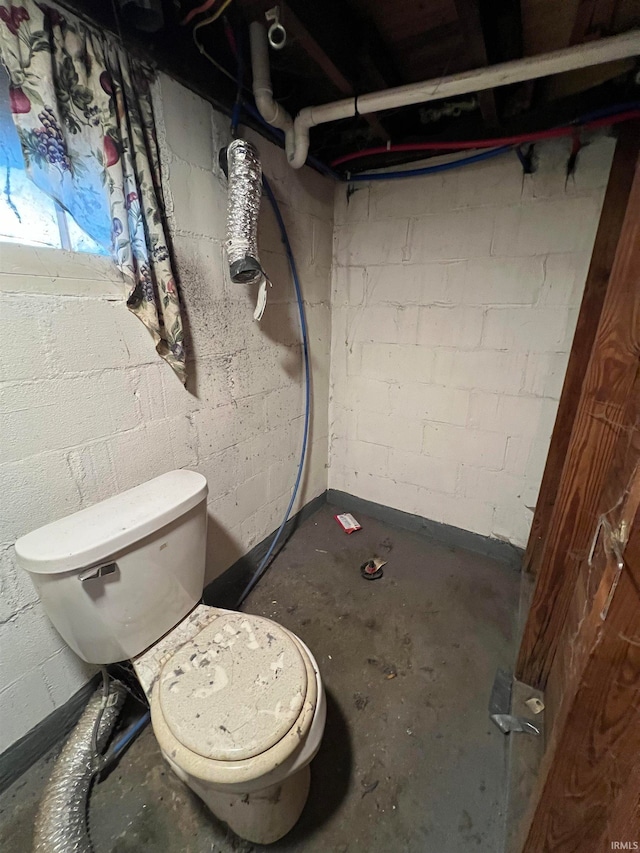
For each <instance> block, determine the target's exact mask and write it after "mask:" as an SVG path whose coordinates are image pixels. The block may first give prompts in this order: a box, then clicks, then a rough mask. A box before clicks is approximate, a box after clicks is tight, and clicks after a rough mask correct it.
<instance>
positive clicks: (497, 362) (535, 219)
mask: <svg viewBox="0 0 640 853" xmlns="http://www.w3.org/2000/svg"><path fill="white" fill-rule="evenodd" d="M569 146H570V143H569V142H568V141H558V142H554V143H545V144H543V145H538V146H536V149H537V159H538V162H537V170H536V172H535V174H533V175H529V176H523V173H522V168H521V167H520V165H519V162H518V160H517V159H516V156H515V154H510V155H507V156H504V157H501V158H499V159H495V160H492V161H487V162H485V163H482V164H477V165H474V166H469V167H466V168H464V169H460V170H456V171H451V172H445V173H441V174H437V175H430V176H425V177H422V178H419V179H410V180H401V181H395V182H380V183H376V182H372V183H371V184H364V185H363V184H355V185H354V188H355V192H353V194H351V195H349V194H348V192H347V190H346V187H345V186H344V185H341V186H338V187H337V188H336V208H335V237H334V269H333V287H332V355H331V403H330V472H329V486H330V487H331V488H334V489H340V490H344V491H346V492H350V493H352V494H355V495H358V496H360V497H363V498H368V499H369V500H372V501H376V502H379V503H382V504H385V505H388V506H392V507H395V508H397V509H401V510H404V511H406V512H410V513H416V514H418V515H421V516H425V517H427V518H430V519H433V520H436V521H441V522H445V523H447V524H451V525H454V526H456V527H461V528H464V529H466V530H471V531H474V532H476V533H480V534H483V535H487V536H494V537H498V538H501V539H507V540H509V541H510V542H513V543H514V544H516V545H521V546H522V545H525V543H526V540H527V535H528V532H529V528H530V525H531V518H532V511H533V507H534V506H535V502H536V498H537V494H538V489H539V486H540V480H541V477H542V471H543V467H544V461H545V458H546V453H547V450H548V443H549V438H550V434H551V430H552V427H553V421H554V418H555V413H556V410H557V401H558V398H559V395H560V391H561V388H562V381H563V378H564V372H565V369H566V363H567V358H568V353H569V350H570V347H571V341H572V337H573V332H574V328H575V323H576V318H577V312H578V307H579V304H580V299H581V296H582V291H583V289H584V282H585V278H586V273H587V270H588V266H589V260H590V255H591V250H592V248H593V241H594V237H595V231H596V227H597V222H598V218H599V215H600V209H601V206H602V199H603V195H604V189H605V186H606V182H607V178H608V173H609V168H610V164H611V157H612V154H613V149H614V147H615V143H614V140H613V139H611V138H605V137H601V138H598V139H593V140H592V142H591V144H590V145H588V146H587V147H585V148H584V149H583V150H582V151H581V152H580V156H579V160H578V165H577V170H576V173H575V176H574V177H570V178H569V179H567V178H566V174H565V167H566V162H567V158H568V155H569ZM431 162H433V161H431Z"/></svg>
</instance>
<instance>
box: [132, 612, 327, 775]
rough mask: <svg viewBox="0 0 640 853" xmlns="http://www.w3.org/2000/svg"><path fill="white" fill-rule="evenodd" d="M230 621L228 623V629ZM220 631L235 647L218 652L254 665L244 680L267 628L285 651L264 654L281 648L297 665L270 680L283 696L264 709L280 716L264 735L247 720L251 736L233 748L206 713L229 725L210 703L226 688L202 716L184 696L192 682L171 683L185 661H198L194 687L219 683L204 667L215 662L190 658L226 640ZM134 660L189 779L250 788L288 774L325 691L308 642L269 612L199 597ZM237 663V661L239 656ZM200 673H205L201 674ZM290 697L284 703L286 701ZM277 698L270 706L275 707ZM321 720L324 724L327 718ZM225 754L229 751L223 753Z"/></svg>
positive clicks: (156, 726) (162, 732)
mask: <svg viewBox="0 0 640 853" xmlns="http://www.w3.org/2000/svg"><path fill="white" fill-rule="evenodd" d="M242 623H248V626H245V627H243V626H242ZM225 626H228V627H227V628H226V630H225ZM247 627H248V628H249V629H250V631H251V632H252V633H253V637H254V640H253V641H252V640H251V639H250V638H249V631H248V630H247ZM219 629H222V630H219ZM232 632H233V633H232ZM220 633H222V636H223V639H224V635H225V634H226V635H227V636H228V637H230V638H234V640H235V642H234V644H233V646H232V647H231V648H230V649H227V650H225V651H223V652H221V653H219V654H225V655H226V654H227V653H228V655H229V656H230V657H228V660H227V663H228V662H229V661H230V660H232V659H233V660H234V661H237V660H240V659H242V660H243V667H244V666H247V667H248V673H249V674H248V677H247V678H246V679H244V683H245V686H246V684H247V682H250V681H251V677H252V676H253V677H254V678H255V677H257V676H256V674H257V669H256V665H255V664H254V663H253V662H252V661H251V655H250V654H248V653H253V657H254V658H255V660H258V658H256V657H255V654H256V652H257V651H258V650H257V649H247V648H245V646H246V645H250V644H252V643H253V642H257V643H258V644H259V646H260V645H261V644H267V648H268V643H269V636H271V637H272V638H273V639H271V644H272V647H273V644H274V643H276V644H277V646H278V648H280V650H281V651H280V652H279V653H278V655H277V656H276V660H275V661H274V660H273V655H271V656H270V657H269V656H268V655H267V653H265V654H264V655H262V654H261V655H260V660H261V661H262V664H264V662H265V661H267V660H269V661H270V663H276V662H277V661H278V659H279V656H280V654H284V655H285V656H286V658H287V659H288V661H289V662H290V663H291V673H292V674H293V673H295V678H294V677H291V678H288V679H284V678H283V679H282V681H280V677H281V676H280V675H279V677H278V678H277V679H276V678H275V677H274V678H273V679H272V680H270V682H269V684H268V685H267V694H268V695H269V699H270V700H271V701H272V700H273V699H275V705H277V702H278V701H280V703H281V708H280V713H278V714H275V713H272V714H270V715H269V714H266V715H260V716H261V717H262V716H264V717H265V719H268V720H273V723H274V724H273V726H262V728H261V732H260V735H259V737H258V736H256V737H255V738H254V737H253V735H252V734H251V725H249V726H247V725H246V724H245V725H244V730H245V731H244V734H245V736H246V739H244V738H243V740H240V739H238V743H237V744H236V745H235V750H229V748H228V747H229V738H228V737H227V736H226V734H227V733H225V732H222V731H221V730H220V729H218V731H219V732H220V736H219V735H218V734H217V733H215V737H212V736H211V732H209V733H207V731H206V721H207V720H209V721H210V722H212V723H213V724H214V725H216V724H217V725H218V726H219V725H224V726H225V728H230V726H227V725H226V724H225V723H224V722H223V723H219V722H218V723H216V720H218V719H222V717H220V716H219V709H218V708H216V707H215V705H212V704H211V703H215V702H216V700H217V698H218V697H220V695H221V693H224V690H222V689H218V690H217V691H213V692H212V693H211V694H210V695H209V696H208V697H207V699H206V702H208V703H209V704H210V705H211V707H212V710H211V712H210V713H209V712H208V713H207V714H206V717H205V718H204V719H203V716H202V712H201V711H196V713H200V714H201V716H200V717H199V718H196V717H195V714H191V715H189V714H188V711H189V701H181V700H179V699H178V697H179V696H180V695H181V693H183V692H184V695H185V696H186V695H187V692H186V689H185V690H184V691H178V692H176V691H175V688H174V691H173V693H172V691H171V690H170V685H171V684H172V682H174V681H175V680H176V678H175V670H176V669H182V670H183V673H182V674H181V675H180V680H184V679H185V674H187V671H186V670H185V664H186V662H189V664H190V665H191V666H192V668H191V670H189V672H190V673H192V675H193V679H194V681H193V682H192V684H191V688H192V689H195V690H197V689H199V688H198V687H194V685H195V679H196V678H197V679H198V680H199V683H200V684H201V686H202V688H209V687H211V688H215V687H216V678H215V677H214V678H213V679H212V678H211V677H210V676H208V675H207V674H206V673H207V670H208V669H209V668H210V667H211V664H209V665H206V666H204V667H200V666H198V667H197V668H195V667H193V661H198V660H199V659H198V657H195V658H193V661H191V660H190V658H191V656H192V655H196V656H197V655H199V654H201V653H202V650H204V649H209V652H208V654H211V651H210V650H211V648H214V649H215V648H216V646H222V642H221V641H220V639H219V638H218V641H217V643H216V639H215V638H216V636H217V635H218V634H220ZM205 654H207V652H205ZM202 659H204V658H202ZM202 659H200V660H202ZM209 659H210V660H211V658H209ZM199 662H200V661H199ZM283 662H284V660H283ZM133 663H134V666H135V669H136V672H137V673H138V677H139V678H140V680H141V683H142V684H143V686H144V687H145V690H146V692H147V696H148V698H149V704H150V709H151V722H152V725H153V730H154V734H155V736H156V739H157V741H158V744H159V746H160V748H161V750H162V752H163V753H164V754H165V756H166V757H167V758H168V760H169V761H170V763H171V764H172V766H174V769H175V770H176V772H178V771H180V772H178V775H180V776H181V777H183V776H188V777H190V779H197V780H200V781H201V782H203V783H211V784H214V785H216V786H219V787H221V788H225V789H229V790H233V789H235V788H237V789H242V790H244V791H246V790H249V789H251V788H253V787H254V784H255V786H256V787H257V788H258V787H261V786H264V785H265V780H266V779H268V780H269V784H271V782H272V781H273V782H274V783H275V781H277V780H278V779H279V778H284V777H285V776H286V775H287V774H288V773H289V772H290V769H291V768H292V767H294V766H295V765H296V760H297V759H298V757H299V756H300V754H301V753H302V752H303V751H304V747H305V741H306V738H307V735H308V733H309V729H310V727H311V724H312V722H313V719H314V714H315V711H316V706H317V702H318V698H319V697H318V681H317V677H316V672H315V669H314V667H313V664H312V662H311V659H310V656H309V654H308V652H307V651H306V647H304V646H303V644H302V643H301V641H300V640H299V639H298V638H297V637H296V636H295V635H294V634H292V633H291V632H289V631H287V629H286V628H283V627H282V626H280V625H277V624H276V623H274V622H272V621H271V620H270V619H266V618H264V617H261V616H253V615H248V614H245V613H238V612H235V611H228V610H222V609H218V608H214V607H205V606H203V605H200V606H198V607H196V608H195V610H194V611H192V613H191V614H190V615H189V617H187V619H185V620H183V622H182V623H181V624H180V625H179V626H177V627H176V629H174V630H173V631H172V632H170V633H169V634H168V635H166V636H165V637H163V638H162V639H161V640H160V641H159V642H158V643H157V644H156V645H155V646H153V647H152V648H151V649H149V650H147V651H146V652H144V653H143V654H142V655H140V656H139V657H138V658H137V659H135V660H134V662H133ZM176 664H178V666H176ZM262 664H260V665H262ZM233 666H234V667H235V663H234V664H233ZM259 668H260V666H259V667H258V669H259ZM269 671H270V672H271V671H272V670H269ZM279 672H282V671H281V670H280V671H279ZM258 674H259V673H258ZM200 678H202V680H201V682H200ZM218 678H220V675H218ZM209 681H213V682H214V684H213V685H210V684H209ZM219 683H220V682H219V681H218V684H219ZM276 685H277V686H276ZM174 700H175V701H174ZM225 704H227V705H228V704H229V703H225ZM285 704H286V705H287V707H286V708H284V705H285ZM275 705H274V706H272V709H271V710H275ZM258 710H259V708H258V709H256V716H257V711H258ZM185 712H186V713H187V716H188V718H189V719H190V720H191V723H188V724H182V723H181V722H180V715H181V714H184V713H185ZM222 713H223V714H224V713H225V711H224V710H223V711H222ZM196 720H197V721H198V725H197V726H196V725H195V721H196ZM200 720H203V723H202V726H200ZM261 722H263V721H261ZM322 725H323V727H324V722H323V724H322ZM222 735H224V738H223V737H222ZM201 738H202V739H201ZM203 753H204V754H203ZM225 754H226V755H227V756H228V757H226V758H225V757H222V756H224V755H225ZM214 756H216V757H214ZM234 756H235V757H234ZM242 756H244V757H242Z"/></svg>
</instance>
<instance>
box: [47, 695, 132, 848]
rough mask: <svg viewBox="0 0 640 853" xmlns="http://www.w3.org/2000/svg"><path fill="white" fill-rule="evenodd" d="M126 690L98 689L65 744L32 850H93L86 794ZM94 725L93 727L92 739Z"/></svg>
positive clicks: (48, 791) (49, 785) (98, 767)
mask: <svg viewBox="0 0 640 853" xmlns="http://www.w3.org/2000/svg"><path fill="white" fill-rule="evenodd" d="M124 698H125V689H124V687H123V686H122V685H121V684H119V683H118V682H114V681H112V682H111V684H110V687H109V692H108V696H107V697H105V695H104V693H103V690H102V689H100V690H96V692H95V693H94V694H93V696H92V697H91V699H90V700H89V702H88V704H87V707H86V708H85V709H84V711H83V713H82V716H81V717H80V719H79V721H78V723H77V725H76V727H75V728H74V730H73V731H72V732H71V734H70V736H69V739H68V740H67V742H66V743H65V745H64V747H63V749H62V752H61V753H60V756H59V757H58V760H57V761H56V763H55V765H54V768H53V771H52V773H51V778H50V779H49V782H48V783H47V787H46V788H45V791H44V795H43V797H42V800H41V801H40V807H39V809H38V814H37V816H36V821H35V832H34V839H33V850H34V853H92V850H93V848H92V846H91V839H90V838H89V832H88V830H87V796H88V794H89V788H90V786H91V781H92V779H93V777H94V776H95V774H96V773H97V772H98V770H99V769H100V758H99V755H98V754H96V751H95V749H94V744H93V743H92V741H94V739H95V745H96V746H97V749H98V750H99V751H102V749H103V748H104V746H105V744H106V742H107V740H108V737H109V734H110V733H111V730H112V728H113V726H114V725H115V722H116V720H117V719H118V714H119V713H120V708H121V707H122V703H123V702H124ZM94 730H95V732H96V734H95V738H94Z"/></svg>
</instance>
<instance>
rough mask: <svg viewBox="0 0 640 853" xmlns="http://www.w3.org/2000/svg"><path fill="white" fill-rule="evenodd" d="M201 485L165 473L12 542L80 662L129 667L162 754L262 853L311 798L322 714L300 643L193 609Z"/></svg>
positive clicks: (199, 585) (238, 616) (198, 574)
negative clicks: (146, 704) (121, 663)
mask: <svg viewBox="0 0 640 853" xmlns="http://www.w3.org/2000/svg"><path fill="white" fill-rule="evenodd" d="M206 533H207V481H206V479H205V478H204V477H203V476H202V475H201V474H198V473H197V472H195V471H188V470H178V471H171V472H169V473H167V474H163V475H162V476H160V477H156V478H155V479H153V480H150V481H148V482H146V483H143V484H142V485H140V486H136V487H135V488H133V489H130V490H128V491H126V492H123V493H121V494H119V495H116V496H114V497H112V498H109V499H107V500H105V501H102V502H101V503H98V504H95V505H94V506H91V507H89V508H87V509H84V510H81V511H80V512H77V513H74V514H73V515H70V516H67V517H66V518H63V519H61V520H60V521H56V522H54V523H53V524H48V525H46V526H45V527H42V528H40V529H39V530H36V531H34V532H32V533H29V534H27V535H26V536H23V537H22V538H21V539H19V540H18V541H17V542H16V546H15V547H16V553H17V556H18V561H19V563H20V565H21V566H22V567H23V568H24V569H25V570H26V571H27V572H29V574H30V576H31V579H32V580H33V583H34V584H35V586H36V589H37V590H38V593H39V595H40V600H41V602H42V605H43V607H44V609H45V611H46V613H47V615H48V616H49V618H50V620H51V621H52V623H53V624H54V626H55V627H56V628H57V630H58V632H59V633H60V634H61V636H62V637H63V639H64V640H65V641H66V642H67V644H68V645H69V646H70V647H71V648H72V649H73V651H74V652H75V653H76V654H77V655H79V657H81V658H82V659H83V660H85V661H87V662H89V663H94V664H108V663H113V662H116V661H123V660H130V661H131V662H132V664H133V667H134V669H135V672H136V675H137V677H138V679H139V681H140V684H141V685H142V687H143V689H144V691H145V693H146V695H147V698H148V700H149V705H150V708H151V724H152V726H153V731H154V734H155V736H156V738H157V740H158V744H159V745H160V749H161V750H162V754H163V756H164V758H165V760H166V761H167V762H168V764H169V766H170V767H171V768H172V770H173V771H174V772H175V774H176V775H177V776H178V777H179V778H180V779H182V780H183V782H185V783H186V784H187V785H188V786H189V787H190V788H191V789H192V790H193V791H194V792H195V793H196V794H197V795H198V796H199V797H200V798H201V799H202V800H203V801H204V802H205V803H206V805H207V806H208V807H209V808H210V809H211V811H212V812H213V813H214V815H216V817H218V818H220V819H221V820H223V821H225V822H226V823H227V824H228V825H229V827H230V828H231V829H232V830H233V831H234V832H235V833H236V834H237V835H239V836H240V837H241V838H244V839H247V840H248V841H251V842H253V843H256V844H269V843H272V842H274V841H277V840H278V839H279V838H282V836H283V835H285V834H286V833H287V832H289V830H290V829H291V828H292V827H293V826H294V824H295V823H296V821H297V820H298V817H299V816H300V813H301V812H302V809H303V807H304V804H305V802H306V799H307V795H308V793H309V780H310V771H309V764H310V762H311V760H312V759H313V757H314V756H315V754H316V752H317V751H318V748H319V746H320V741H321V739H322V734H323V731H324V725H325V717H326V704H325V697H324V689H323V686H322V681H321V678H320V672H319V669H318V665H317V663H316V661H315V659H314V657H313V655H312V654H311V652H310V651H309V649H308V648H307V646H306V645H305V644H304V643H303V642H302V640H301V639H300V638H299V637H297V636H296V635H295V634H293V633H292V632H291V631H288V630H287V629H286V628H284V627H283V626H282V625H278V624H277V623H276V622H273V621H272V620H271V619H266V618H264V617H262V616H252V615H250V614H247V613H239V612H236V611H232V610H224V609H221V608H217V607H209V606H205V605H203V604H201V603H200V600H201V597H202V592H203V588H204V576H205V552H206V539H207V536H206Z"/></svg>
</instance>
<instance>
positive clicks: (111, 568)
mask: <svg viewBox="0 0 640 853" xmlns="http://www.w3.org/2000/svg"><path fill="white" fill-rule="evenodd" d="M117 570H118V564H117V563H105V564H104V566H92V568H90V569H85V570H84V572H80V574H79V575H78V580H80V581H81V582H82V583H84V582H85V581H92V580H95V578H101V577H104V575H112V574H113V573H114V572H116V571H117Z"/></svg>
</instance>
